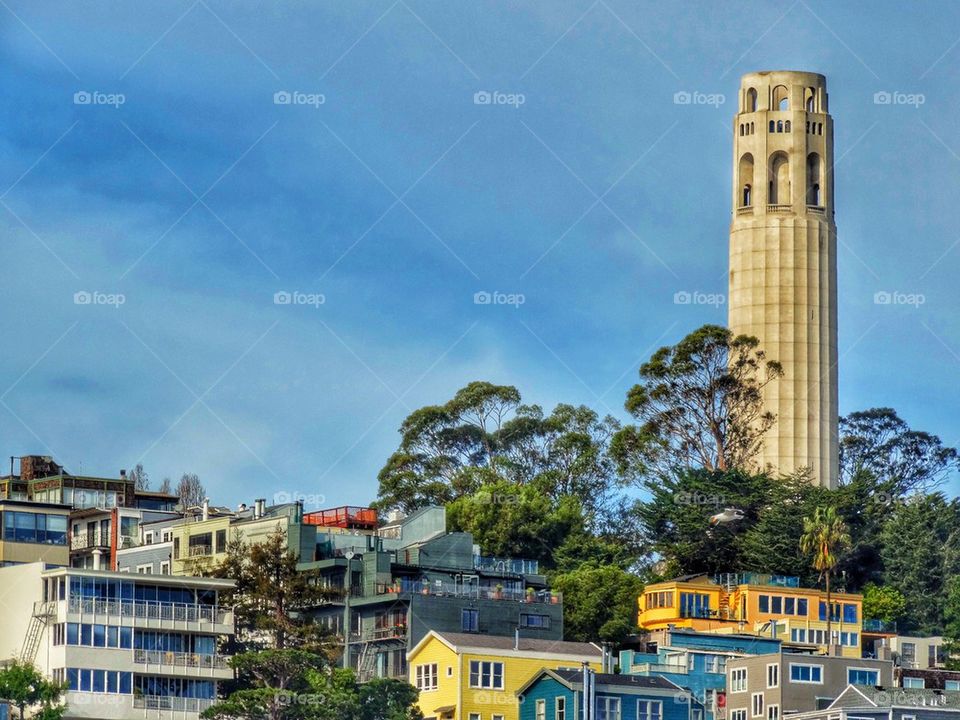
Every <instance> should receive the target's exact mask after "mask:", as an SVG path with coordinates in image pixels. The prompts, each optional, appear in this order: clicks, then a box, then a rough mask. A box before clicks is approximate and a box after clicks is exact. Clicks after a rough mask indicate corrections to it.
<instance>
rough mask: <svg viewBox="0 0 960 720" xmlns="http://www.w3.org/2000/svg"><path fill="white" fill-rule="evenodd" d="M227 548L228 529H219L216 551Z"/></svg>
mask: <svg viewBox="0 0 960 720" xmlns="http://www.w3.org/2000/svg"><path fill="white" fill-rule="evenodd" d="M226 550H227V531H226V530H217V547H216V549H215V550H214V552H218V553H221V552H226Z"/></svg>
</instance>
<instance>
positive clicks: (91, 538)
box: [70, 530, 140, 550]
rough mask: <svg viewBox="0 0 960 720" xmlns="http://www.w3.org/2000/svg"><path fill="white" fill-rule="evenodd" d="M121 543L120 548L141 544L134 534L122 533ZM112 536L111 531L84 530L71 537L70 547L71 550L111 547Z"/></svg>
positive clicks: (119, 539)
mask: <svg viewBox="0 0 960 720" xmlns="http://www.w3.org/2000/svg"><path fill="white" fill-rule="evenodd" d="M117 540H118V542H119V543H120V548H121V549H123V548H131V547H136V546H137V545H139V544H140V540H139V538H136V537H134V536H132V535H121V536H120V537H119V538H117ZM110 544H111V537H110V533H101V532H100V531H99V530H98V531H97V532H92V533H90V532H84V533H77V534H76V535H72V536H71V537H70V549H71V550H86V549H87V548H98V547H99V548H107V547H110Z"/></svg>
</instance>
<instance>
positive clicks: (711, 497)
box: [673, 490, 724, 507]
mask: <svg viewBox="0 0 960 720" xmlns="http://www.w3.org/2000/svg"><path fill="white" fill-rule="evenodd" d="M673 501H674V502H675V503H676V504H677V505H712V506H713V507H720V506H721V505H723V504H724V500H723V496H722V495H716V494H710V493H705V492H700V491H699V490H697V491H696V492H679V493H676V494H675V495H674V496H673Z"/></svg>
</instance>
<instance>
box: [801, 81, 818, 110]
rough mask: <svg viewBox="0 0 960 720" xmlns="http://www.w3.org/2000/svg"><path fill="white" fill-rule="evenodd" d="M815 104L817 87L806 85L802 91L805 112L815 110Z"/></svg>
mask: <svg viewBox="0 0 960 720" xmlns="http://www.w3.org/2000/svg"><path fill="white" fill-rule="evenodd" d="M816 104H817V89H816V88H812V87H808V88H805V89H804V91H803V106H804V108H806V111H807V112H815V110H816Z"/></svg>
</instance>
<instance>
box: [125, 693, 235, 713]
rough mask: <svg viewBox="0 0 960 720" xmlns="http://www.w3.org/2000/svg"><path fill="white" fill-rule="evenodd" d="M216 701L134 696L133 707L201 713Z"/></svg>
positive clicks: (164, 696)
mask: <svg viewBox="0 0 960 720" xmlns="http://www.w3.org/2000/svg"><path fill="white" fill-rule="evenodd" d="M215 702H216V701H215V700H204V699H201V698H184V697H173V696H170V695H136V694H135V695H134V696H133V706H134V707H135V708H145V709H147V710H175V711H176V712H195V713H200V712H203V711H204V710H206V709H207V708H208V707H210V706H211V705H213V704H214V703H215Z"/></svg>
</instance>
